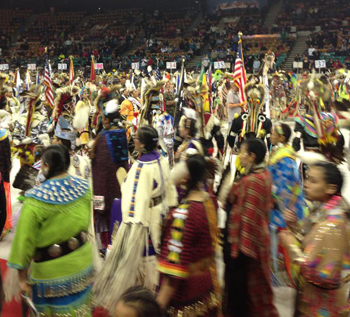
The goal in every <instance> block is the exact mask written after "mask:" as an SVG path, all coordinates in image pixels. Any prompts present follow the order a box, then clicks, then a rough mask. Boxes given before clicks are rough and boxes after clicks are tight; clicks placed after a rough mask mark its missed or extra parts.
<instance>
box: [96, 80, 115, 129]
mask: <svg viewBox="0 0 350 317" xmlns="http://www.w3.org/2000/svg"><path fill="white" fill-rule="evenodd" d="M121 88H122V85H119V84H118V85H114V86H112V87H111V88H107V87H104V88H102V89H101V90H100V92H99V94H98V96H97V97H96V99H95V100H94V106H95V110H96V112H95V114H94V117H93V119H92V127H93V128H96V127H98V125H99V124H100V122H101V118H102V115H103V112H104V104H105V103H107V102H108V101H110V100H112V99H114V98H116V97H118V96H119V90H120V89H121Z"/></svg>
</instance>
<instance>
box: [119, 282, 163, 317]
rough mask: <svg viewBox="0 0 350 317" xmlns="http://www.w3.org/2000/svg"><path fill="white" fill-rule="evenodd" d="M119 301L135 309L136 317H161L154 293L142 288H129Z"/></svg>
mask: <svg viewBox="0 0 350 317" xmlns="http://www.w3.org/2000/svg"><path fill="white" fill-rule="evenodd" d="M119 301H121V302H123V303H124V304H125V305H126V306H128V307H132V308H133V309H135V310H136V312H137V317H150V316H152V317H161V316H163V315H162V312H161V309H160V306H159V304H158V303H157V301H156V297H155V295H154V293H153V292H151V291H150V290H148V289H146V288H144V287H142V286H134V287H131V288H129V289H128V290H127V291H126V292H125V293H124V294H123V295H122V296H121V298H120V300H119Z"/></svg>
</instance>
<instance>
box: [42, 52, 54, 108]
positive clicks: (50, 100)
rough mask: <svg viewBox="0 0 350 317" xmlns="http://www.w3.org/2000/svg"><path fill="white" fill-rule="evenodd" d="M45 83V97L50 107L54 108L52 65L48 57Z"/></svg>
mask: <svg viewBox="0 0 350 317" xmlns="http://www.w3.org/2000/svg"><path fill="white" fill-rule="evenodd" d="M44 85H45V86H46V88H45V98H46V100H47V102H48V103H49V105H50V107H51V108H53V107H54V100H53V91H52V80H51V66H50V63H49V60H48V59H46V62H45V74H44Z"/></svg>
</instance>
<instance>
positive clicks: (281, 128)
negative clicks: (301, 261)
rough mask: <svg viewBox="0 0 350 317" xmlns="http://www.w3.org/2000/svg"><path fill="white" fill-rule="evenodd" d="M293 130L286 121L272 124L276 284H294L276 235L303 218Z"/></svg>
mask: <svg viewBox="0 0 350 317" xmlns="http://www.w3.org/2000/svg"><path fill="white" fill-rule="evenodd" d="M291 133H292V131H291V129H290V127H289V126H288V125H287V124H284V123H277V124H275V125H274V126H273V129H272V133H271V143H272V149H271V152H270V160H269V164H268V170H269V171H270V173H271V177H272V195H273V197H274V205H273V207H272V210H271V213H270V234H271V273H272V274H271V278H272V283H273V285H275V286H290V287H294V276H295V272H294V267H293V266H292V265H291V263H290V261H289V259H288V255H287V254H286V252H285V249H284V248H283V247H282V246H281V245H280V244H279V241H278V239H277V234H278V233H279V232H280V231H282V230H287V229H289V230H292V231H295V228H297V224H298V222H299V221H301V220H302V219H303V218H304V207H305V202H304V196H303V192H302V184H301V177H300V173H299V170H298V165H297V162H296V156H295V152H294V150H293V148H292V147H291V146H290V145H289V144H288V142H289V139H290V136H291Z"/></svg>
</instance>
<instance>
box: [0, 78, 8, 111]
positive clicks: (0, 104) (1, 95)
mask: <svg viewBox="0 0 350 317" xmlns="http://www.w3.org/2000/svg"><path fill="white" fill-rule="evenodd" d="M7 80H8V77H7V75H6V74H2V73H0V109H3V108H5V106H6V104H7V99H6V95H5V94H6V92H7V89H6V88H5V87H4V85H5V82H6V81H7Z"/></svg>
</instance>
